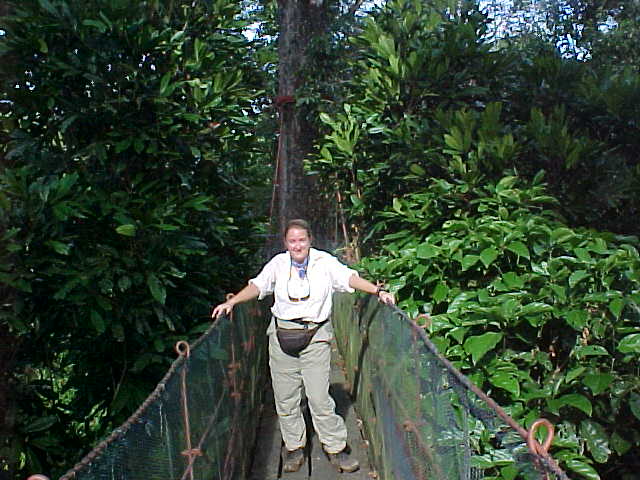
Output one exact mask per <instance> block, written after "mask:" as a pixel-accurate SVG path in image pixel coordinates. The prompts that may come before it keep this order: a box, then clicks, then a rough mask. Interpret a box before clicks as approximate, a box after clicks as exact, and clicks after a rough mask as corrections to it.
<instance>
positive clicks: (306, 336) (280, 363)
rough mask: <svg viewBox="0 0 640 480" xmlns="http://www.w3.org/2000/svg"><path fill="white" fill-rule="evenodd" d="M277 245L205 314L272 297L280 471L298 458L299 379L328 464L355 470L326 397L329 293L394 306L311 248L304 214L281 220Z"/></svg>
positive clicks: (302, 432)
mask: <svg viewBox="0 0 640 480" xmlns="http://www.w3.org/2000/svg"><path fill="white" fill-rule="evenodd" d="M284 245H285V247H286V249H287V251H286V252H284V253H280V254H278V255H276V256H275V257H273V258H272V259H271V260H270V261H269V262H268V263H267V264H266V265H265V266H264V267H263V269H262V271H261V272H260V273H259V274H258V275H257V276H256V277H255V278H252V279H251V280H249V282H248V284H247V286H246V287H244V288H243V289H242V290H240V292H238V294H236V295H235V296H233V297H231V298H230V299H229V300H227V301H226V302H224V303H221V304H220V305H218V306H217V307H215V308H214V310H213V313H212V317H216V318H217V317H219V316H220V315H222V314H228V313H230V312H231V310H232V309H233V307H234V305H236V304H238V303H242V302H246V301H247V300H251V299H253V298H256V297H258V298H260V299H262V298H264V297H265V296H266V295H269V294H273V295H274V304H273V307H272V308H271V313H272V314H273V317H272V319H271V323H270V324H269V328H268V329H267V335H268V336H269V367H270V369H271V380H272V383H273V392H274V397H275V403H276V411H277V413H278V420H279V422H280V431H281V432H282V438H283V440H284V444H285V449H284V450H283V454H284V455H283V456H284V461H283V470H284V471H285V472H295V471H297V470H298V469H300V467H301V466H302V464H303V463H304V453H303V452H304V447H305V445H306V428H305V423H304V418H303V416H302V411H301V408H300V401H301V392H302V386H303V385H304V387H305V392H306V395H307V399H308V403H309V410H310V411H311V418H312V420H313V426H314V428H315V430H316V432H317V434H318V438H319V439H320V442H321V443H322V446H323V448H324V450H325V452H326V453H327V455H328V457H329V460H330V462H331V463H332V464H333V465H334V466H335V467H336V468H337V469H338V470H340V471H345V472H353V471H355V470H357V469H358V468H359V465H358V461H357V460H355V459H353V458H350V457H349V455H348V452H347V451H346V450H345V447H346V444H347V442H346V441H347V429H346V427H345V424H344V420H343V419H342V417H341V416H339V415H338V414H336V412H335V402H334V401H333V398H331V396H330V395H329V374H330V370H331V365H330V362H331V346H330V342H331V340H332V338H333V328H332V325H331V322H330V321H329V316H330V314H331V302H332V294H333V292H353V291H354V289H356V290H360V291H363V292H366V293H370V294H372V295H377V296H378V298H379V300H380V301H381V302H383V303H387V304H394V303H395V299H394V296H393V295H392V294H391V293H389V292H386V291H384V290H382V289H381V288H380V287H377V286H376V285H374V284H373V283H371V282H369V281H367V280H365V279H363V278H360V277H359V276H358V273H357V272H356V271H355V270H352V269H350V268H348V267H347V266H345V265H343V264H342V263H340V262H339V261H338V259H337V258H335V257H334V256H332V255H331V254H329V253H327V252H323V251H321V250H316V249H315V248H311V230H310V228H309V225H308V224H307V222H305V221H304V220H291V221H290V222H289V223H288V224H287V227H286V229H285V231H284ZM307 342H308V344H307ZM285 351H286V352H288V353H286V352H285Z"/></svg>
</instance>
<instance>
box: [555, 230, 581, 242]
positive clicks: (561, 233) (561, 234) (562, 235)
mask: <svg viewBox="0 0 640 480" xmlns="http://www.w3.org/2000/svg"><path fill="white" fill-rule="evenodd" d="M575 236H576V234H575V233H573V230H570V229H568V228H566V227H560V228H556V229H555V230H554V231H553V232H551V238H552V239H553V240H555V241H556V242H558V243H564V242H566V241H568V240H570V239H572V238H574V237H575Z"/></svg>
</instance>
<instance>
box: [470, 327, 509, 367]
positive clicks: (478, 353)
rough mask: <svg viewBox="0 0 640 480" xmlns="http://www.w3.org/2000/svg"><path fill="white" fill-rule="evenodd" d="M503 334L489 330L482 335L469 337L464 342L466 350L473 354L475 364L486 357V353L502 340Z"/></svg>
mask: <svg viewBox="0 0 640 480" xmlns="http://www.w3.org/2000/svg"><path fill="white" fill-rule="evenodd" d="M502 337H503V334H502V333H499V332H487V333H483V334H482V335H477V336H474V337H469V338H467V339H466V340H465V342H464V350H465V352H467V353H469V354H471V358H472V360H473V363H474V365H475V364H476V363H478V361H479V360H480V359H481V358H482V357H484V355H485V354H486V353H487V352H489V351H490V350H492V349H493V348H494V347H495V346H496V345H497V344H498V342H500V340H502Z"/></svg>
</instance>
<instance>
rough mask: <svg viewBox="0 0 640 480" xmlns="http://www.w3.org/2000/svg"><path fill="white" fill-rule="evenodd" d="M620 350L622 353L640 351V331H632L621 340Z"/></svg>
mask: <svg viewBox="0 0 640 480" xmlns="http://www.w3.org/2000/svg"><path fill="white" fill-rule="evenodd" d="M618 351H619V352H622V353H640V333H632V334H631V335H627V336H626V337H624V338H623V339H622V340H620V343H618Z"/></svg>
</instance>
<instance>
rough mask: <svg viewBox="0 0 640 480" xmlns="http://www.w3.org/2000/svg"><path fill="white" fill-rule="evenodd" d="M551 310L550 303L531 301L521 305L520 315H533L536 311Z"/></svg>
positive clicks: (544, 311)
mask: <svg viewBox="0 0 640 480" xmlns="http://www.w3.org/2000/svg"><path fill="white" fill-rule="evenodd" d="M551 311H553V307H552V306H551V305H547V304H546V303H542V302H531V303H528V304H526V305H524V306H523V307H522V310H520V315H533V314H536V313H546V312H551Z"/></svg>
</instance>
